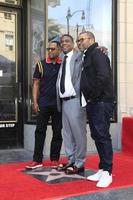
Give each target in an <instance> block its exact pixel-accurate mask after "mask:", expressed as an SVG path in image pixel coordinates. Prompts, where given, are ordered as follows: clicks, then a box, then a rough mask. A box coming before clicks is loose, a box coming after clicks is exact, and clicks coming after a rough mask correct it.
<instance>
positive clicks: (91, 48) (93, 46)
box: [84, 42, 98, 55]
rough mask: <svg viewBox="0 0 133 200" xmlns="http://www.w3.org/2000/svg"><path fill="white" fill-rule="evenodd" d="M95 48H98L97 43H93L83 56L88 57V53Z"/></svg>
mask: <svg viewBox="0 0 133 200" xmlns="http://www.w3.org/2000/svg"><path fill="white" fill-rule="evenodd" d="M96 47H98V43H97V42H95V43H94V44H92V45H91V46H90V47H89V48H88V49H87V50H86V51H85V53H84V54H85V55H88V54H89V53H90V52H92V51H93V49H95V48H96Z"/></svg>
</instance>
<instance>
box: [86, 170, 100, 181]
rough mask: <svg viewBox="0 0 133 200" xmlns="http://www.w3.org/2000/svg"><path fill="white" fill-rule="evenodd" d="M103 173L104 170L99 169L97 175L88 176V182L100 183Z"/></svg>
mask: <svg viewBox="0 0 133 200" xmlns="http://www.w3.org/2000/svg"><path fill="white" fill-rule="evenodd" d="M102 173H103V170H102V169H99V170H98V172H97V173H95V174H93V175H91V176H88V177H87V180H89V181H99V180H100V178H101V176H102Z"/></svg>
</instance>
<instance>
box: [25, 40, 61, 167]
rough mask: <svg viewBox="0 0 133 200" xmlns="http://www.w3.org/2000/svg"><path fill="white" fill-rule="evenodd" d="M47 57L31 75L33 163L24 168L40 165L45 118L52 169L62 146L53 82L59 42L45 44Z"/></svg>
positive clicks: (54, 83) (55, 77)
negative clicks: (34, 119)
mask: <svg viewBox="0 0 133 200" xmlns="http://www.w3.org/2000/svg"><path fill="white" fill-rule="evenodd" d="M47 50H48V58H46V59H44V60H42V61H38V62H37V64H36V68H35V71H34V75H33V90H32V94H33V110H34V112H35V113H36V114H37V126H36V130H35V146H34V155H33V161H32V162H31V163H30V164H29V165H28V166H26V169H36V168H38V167H42V166H43V162H42V160H43V147H44V142H45V137H46V130H47V125H48V122H49V119H50V118H51V125H52V131H53V137H52V141H51V147H50V160H51V166H52V167H56V166H57V165H58V160H59V157H60V150H61V146H62V135H61V128H62V119H61V113H60V112H58V110H57V98H56V80H57V75H58V72H59V68H60V64H61V59H60V58H59V54H60V52H61V48H60V43H59V42H57V41H52V42H50V43H49V47H48V48H47Z"/></svg>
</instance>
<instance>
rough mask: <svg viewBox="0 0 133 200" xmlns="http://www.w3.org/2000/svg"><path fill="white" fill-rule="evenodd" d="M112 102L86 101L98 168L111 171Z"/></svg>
mask: <svg viewBox="0 0 133 200" xmlns="http://www.w3.org/2000/svg"><path fill="white" fill-rule="evenodd" d="M113 108H114V104H113V103H104V102H98V103H90V102H89V103H88V104H87V108H86V109H87V116H88V120H89V126H90V130H91V137H92V138H93V139H94V141H95V145H96V148H97V151H98V154H99V157H100V163H99V169H103V170H105V171H109V173H111V172H112V165H113V163H112V162H113V149H112V140H111V135H110V133H109V128H110V118H111V117H112V114H113Z"/></svg>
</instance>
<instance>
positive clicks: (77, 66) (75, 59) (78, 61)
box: [56, 50, 82, 111]
mask: <svg viewBox="0 0 133 200" xmlns="http://www.w3.org/2000/svg"><path fill="white" fill-rule="evenodd" d="M62 63H63V62H62ZM62 66H63V65H62V64H61V66H60V70H59V74H58V78H57V82H56V90H57V107H58V110H59V111H61V99H60V96H59V79H60V76H61V72H62ZM81 70H82V53H81V52H80V51H76V50H74V52H73V55H72V58H71V61H70V73H71V79H72V84H73V87H74V89H75V92H76V97H79V98H80V78H81Z"/></svg>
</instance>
